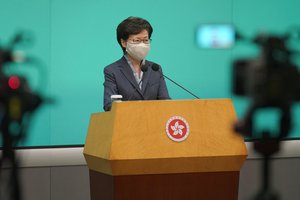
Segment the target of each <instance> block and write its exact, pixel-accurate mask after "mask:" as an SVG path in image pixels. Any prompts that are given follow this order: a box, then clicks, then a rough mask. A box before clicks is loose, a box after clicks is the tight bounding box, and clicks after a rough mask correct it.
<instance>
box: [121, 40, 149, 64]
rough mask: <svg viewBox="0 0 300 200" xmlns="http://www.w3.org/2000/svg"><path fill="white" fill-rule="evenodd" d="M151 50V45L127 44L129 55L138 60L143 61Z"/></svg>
mask: <svg viewBox="0 0 300 200" xmlns="http://www.w3.org/2000/svg"><path fill="white" fill-rule="evenodd" d="M149 50H150V44H145V43H143V42H141V43H139V44H133V43H130V42H127V46H126V51H127V53H128V54H129V55H130V56H131V57H133V58H134V59H137V60H143V59H144V58H145V57H146V56H147V54H148V52H149Z"/></svg>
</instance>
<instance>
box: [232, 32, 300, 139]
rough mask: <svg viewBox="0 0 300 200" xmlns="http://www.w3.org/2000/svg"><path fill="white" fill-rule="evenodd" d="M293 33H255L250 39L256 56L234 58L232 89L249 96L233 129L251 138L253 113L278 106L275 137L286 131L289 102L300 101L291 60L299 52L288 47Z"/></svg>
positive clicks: (299, 35)
mask: <svg viewBox="0 0 300 200" xmlns="http://www.w3.org/2000/svg"><path fill="white" fill-rule="evenodd" d="M293 36H296V37H297V39H299V38H300V31H298V32H297V33H296V34H295V33H289V34H285V35H282V36H275V35H266V34H259V35H257V36H256V37H255V38H254V39H253V40H251V42H252V43H254V44H257V45H259V46H260V47H261V53H260V56H259V57H258V58H253V59H249V58H246V59H238V60H236V61H234V63H233V82H232V91H233V93H234V94H236V95H238V96H246V97H249V98H250V99H251V105H250V107H249V109H248V111H247V113H246V116H245V117H244V119H243V120H240V121H239V122H238V123H237V124H236V125H235V129H236V131H237V132H240V133H241V134H243V135H245V136H248V137H252V136H253V132H254V130H253V127H252V126H253V124H252V123H253V119H252V118H253V114H254V112H255V111H256V110H257V109H262V108H278V109H279V110H280V111H281V120H280V130H279V133H278V135H277V136H276V137H277V138H284V137H286V136H287V135H288V134H289V131H290V129H291V113H290V112H291V111H290V110H291V105H292V103H294V102H296V101H300V73H299V71H298V68H297V66H296V64H294V62H293V59H292V58H293V56H296V55H297V54H299V52H297V51H296V50H291V49H290V48H289V47H288V44H289V42H290V40H291V39H292V38H293ZM238 38H240V39H243V37H241V36H239V37H238Z"/></svg>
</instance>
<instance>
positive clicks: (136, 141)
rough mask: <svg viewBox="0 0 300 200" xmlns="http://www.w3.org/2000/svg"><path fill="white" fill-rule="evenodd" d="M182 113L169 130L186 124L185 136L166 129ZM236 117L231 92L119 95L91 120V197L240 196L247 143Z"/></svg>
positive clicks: (226, 199) (192, 199) (228, 199)
mask: <svg viewBox="0 0 300 200" xmlns="http://www.w3.org/2000/svg"><path fill="white" fill-rule="evenodd" d="M177 118H178V119H184V120H185V121H184V123H185V126H182V125H180V123H179V124H178V123H177V125H173V126H172V127H171V129H170V130H171V131H174V130H175V129H176V130H179V129H182V130H184V129H189V131H188V132H185V133H188V135H187V134H186V135H185V137H186V138H185V140H183V141H174V140H172V138H171V137H170V136H168V135H167V130H169V129H168V127H170V123H173V122H172V119H177ZM235 121H236V114H235V111H234V107H233V105H232V102H231V100H230V99H219V100H159V101H127V102H114V103H113V106H112V110H111V111H110V112H103V113H94V114H92V115H91V119H90V124H89V129H88V135H87V138H86V143H85V147H84V156H85V159H86V162H87V165H88V167H89V169H90V188H91V199H92V200H106V199H107V200H199V199H204V200H219V199H222V200H237V199H238V185H239V171H240V168H241V167H242V165H243V163H244V161H245V159H246V156H247V150H246V146H245V143H244V140H243V138H242V137H240V136H239V135H237V134H236V133H234V132H233V130H232V127H233V123H234V122H235ZM180 122H182V121H180ZM178 128H179V129H178ZM168 132H169V133H170V131H168ZM173 134H175V135H177V136H181V135H182V132H178V131H177V132H176V133H175V132H173Z"/></svg>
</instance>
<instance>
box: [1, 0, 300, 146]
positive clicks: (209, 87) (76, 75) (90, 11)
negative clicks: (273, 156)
mask: <svg viewBox="0 0 300 200" xmlns="http://www.w3.org/2000/svg"><path fill="white" fill-rule="evenodd" d="M0 5H1V6H0V25H1V28H0V42H1V44H2V45H4V44H5V43H7V42H8V40H9V38H10V37H11V36H12V35H13V34H14V33H15V32H16V31H18V30H30V31H31V32H32V33H33V34H34V36H35V43H34V45H33V46H32V47H31V48H28V49H25V50H26V52H28V54H30V55H32V56H35V57H37V58H39V59H40V60H41V61H42V64H39V65H29V64H22V65H17V64H15V65H11V66H10V71H11V72H20V73H24V74H25V75H26V76H27V77H28V78H29V80H30V84H31V86H32V87H33V88H34V89H35V90H38V91H40V92H41V93H42V94H44V95H46V96H51V97H53V98H54V99H55V100H56V102H55V104H53V105H45V106H43V107H42V108H41V109H39V110H38V111H37V112H36V114H35V116H34V119H33V122H32V123H31V127H30V131H29V132H28V135H27V140H26V142H25V143H23V144H22V145H26V146H43V145H73V144H83V143H84V140H85V136H86V132H87V128H88V122H89V116H90V114H91V113H93V112H100V111H103V109H102V107H103V102H102V99H103V85H102V84H103V73H102V72H103V68H104V67H105V66H106V65H108V64H110V63H111V62H113V61H115V60H117V59H119V58H120V57H121V56H122V51H121V49H120V48H119V46H118V43H117V41H116V33H115V29H116V26H117V25H118V24H119V23H120V22H121V21H122V20H123V19H125V18H127V17H128V16H140V17H143V18H146V19H148V20H149V21H150V22H151V24H152V26H153V27H154V33H153V36H152V39H153V43H152V44H151V51H150V54H149V56H148V59H149V60H152V61H155V62H158V63H160V64H161V65H162V66H163V69H164V73H165V74H166V75H167V76H169V77H172V78H173V79H175V80H176V81H177V82H178V83H180V84H182V85H184V86H185V87H186V88H189V89H190V90H191V91H193V92H194V93H195V94H197V95H199V96H200V97H201V98H204V99H208V98H234V104H235V107H236V110H237V113H238V115H239V116H242V115H243V113H244V112H245V108H246V107H247V105H248V104H247V103H248V102H247V100H245V99H243V98H235V97H234V96H233V95H232V93H231V91H230V84H231V82H230V80H231V63H232V61H233V59H236V58H239V57H240V56H243V57H250V56H257V55H258V53H259V52H258V49H257V48H256V47H254V46H251V45H248V44H243V43H239V44H237V45H236V47H235V48H233V49H224V50H204V49H199V48H198V47H197V46H196V45H195V30H196V27H197V25H199V24H201V23H233V24H234V25H235V26H236V27H238V29H239V30H241V31H242V32H243V33H244V34H245V35H246V36H254V35H255V34H256V33H257V32H258V31H267V32H272V33H273V32H276V33H283V32H284V31H285V30H287V28H288V27H289V26H291V25H295V24H298V25H300V21H299V17H300V13H299V7H300V2H299V1H297V0H287V1H280V0H265V1H259V0H252V1H248V0H222V1H220V0H187V1H182V0H173V1H162V0H152V1H142V0H129V1H122V0H113V1H106V0H64V1H59V0H27V1H24V0H9V1H7V0H0ZM37 68H44V71H45V74H44V75H43V76H42V77H40V76H39V74H38V72H39V71H38V69H37ZM167 84H168V88H169V92H170V95H171V96H172V98H173V99H192V98H193V97H192V96H190V95H189V94H188V93H186V92H184V91H182V90H181V89H179V88H178V87H177V86H175V85H173V84H172V83H170V82H167ZM268 115H269V117H268V118H270V120H269V121H272V120H273V118H272V116H273V115H272V114H267V113H266V114H263V116H268ZM262 118H265V117H262ZM294 119H295V121H296V120H297V119H298V122H299V119H300V108H299V106H295V107H294ZM298 122H297V123H296V126H295V129H294V131H293V133H292V135H291V137H300V125H299V123H298ZM270 126H272V123H271V125H270Z"/></svg>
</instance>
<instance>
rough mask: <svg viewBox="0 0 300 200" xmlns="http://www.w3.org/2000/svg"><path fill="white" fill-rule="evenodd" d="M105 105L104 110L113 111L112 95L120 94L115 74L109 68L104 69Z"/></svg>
mask: <svg viewBox="0 0 300 200" xmlns="http://www.w3.org/2000/svg"><path fill="white" fill-rule="evenodd" d="M103 85H104V104H103V109H104V110H105V111H109V110H110V109H111V104H112V101H111V98H110V97H111V95H113V94H118V88H117V83H116V79H115V76H114V74H113V73H112V72H111V71H110V70H109V68H104V84H103Z"/></svg>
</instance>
